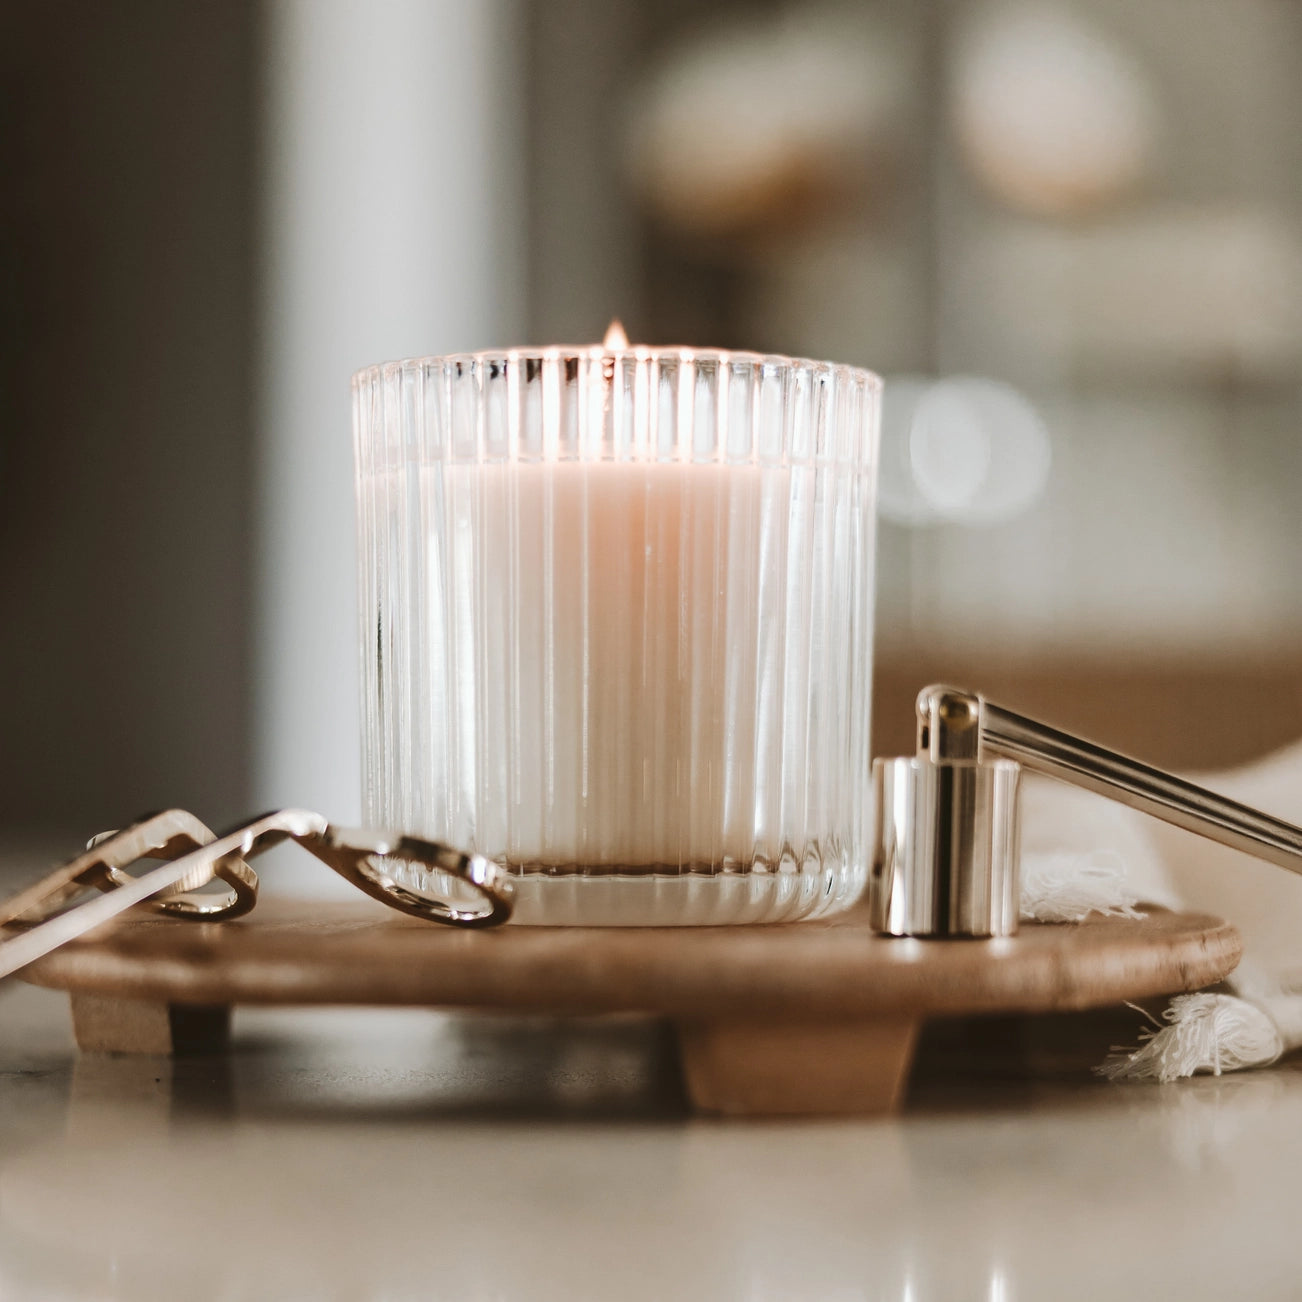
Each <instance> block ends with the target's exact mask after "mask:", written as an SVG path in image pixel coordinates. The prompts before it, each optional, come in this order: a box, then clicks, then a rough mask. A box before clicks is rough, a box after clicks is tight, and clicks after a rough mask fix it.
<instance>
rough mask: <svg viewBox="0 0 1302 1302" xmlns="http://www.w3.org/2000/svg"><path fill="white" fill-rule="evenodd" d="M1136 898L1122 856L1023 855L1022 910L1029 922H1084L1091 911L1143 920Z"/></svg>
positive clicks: (1064, 853) (1063, 853) (1073, 854)
mask: <svg viewBox="0 0 1302 1302" xmlns="http://www.w3.org/2000/svg"><path fill="white" fill-rule="evenodd" d="M1137 902H1138V901H1137V897H1136V896H1135V895H1134V894H1133V892H1131V890H1130V889H1129V887H1128V886H1127V885H1126V865H1125V863H1124V862H1123V861H1122V858H1121V856H1120V855H1118V854H1114V853H1111V852H1104V853H1096V854H1075V853H1070V852H1061V853H1055V854H1028V855H1025V856H1023V859H1022V894H1021V911H1022V918H1023V920H1024V921H1026V922H1083V921H1084V920H1085V919H1086V918H1087V917H1088V916H1089V915H1090V914H1091V913H1103V914H1106V915H1108V916H1109V917H1115V918H1142V917H1143V916H1144V915H1143V914H1142V913H1140V912H1138V911H1137V910H1136V908H1135V905H1136V903H1137Z"/></svg>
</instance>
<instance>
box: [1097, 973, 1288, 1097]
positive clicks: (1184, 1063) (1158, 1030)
mask: <svg viewBox="0 0 1302 1302" xmlns="http://www.w3.org/2000/svg"><path fill="white" fill-rule="evenodd" d="M1162 1017H1163V1018H1164V1020H1165V1021H1166V1022H1167V1023H1168V1024H1167V1025H1166V1026H1162V1025H1161V1024H1160V1023H1156V1022H1155V1023H1154V1027H1155V1029H1153V1030H1150V1031H1144V1032H1141V1034H1140V1036H1139V1040H1140V1043H1139V1044H1138V1045H1136V1046H1134V1047H1131V1048H1126V1047H1123V1046H1120V1045H1117V1046H1114V1047H1113V1049H1112V1052H1111V1053H1110V1054H1109V1055H1108V1057H1107V1059H1106V1060H1105V1061H1104V1062H1103V1064H1102V1065H1101V1066H1099V1067H1096V1068H1095V1071H1097V1072H1098V1073H1099V1075H1100V1076H1106V1077H1107V1078H1108V1079H1109V1080H1156V1081H1162V1082H1170V1081H1174V1080H1179V1079H1181V1078H1182V1077H1185V1076H1192V1075H1194V1074H1195V1073H1196V1072H1210V1073H1211V1074H1212V1075H1214V1076H1219V1075H1220V1074H1221V1073H1222V1072H1226V1071H1240V1070H1242V1069H1243V1068H1245V1067H1268V1066H1269V1065H1270V1064H1271V1063H1272V1062H1275V1061H1276V1059H1278V1058H1279V1056H1280V1054H1282V1053H1283V1052H1284V1047H1285V1046H1284V1041H1283V1038H1282V1036H1281V1035H1280V1033H1279V1028H1278V1027H1277V1026H1276V1024H1275V1021H1274V1019H1273V1018H1272V1017H1271V1016H1270V1014H1269V1013H1267V1012H1266V1011H1265V1010H1264V1009H1262V1008H1260V1007H1258V1006H1257V1005H1256V1004H1254V1003H1251V1002H1250V1001H1249V1000H1247V999H1240V998H1238V997H1236V996H1234V995H1216V994H1207V993H1199V994H1192V995H1177V996H1176V997H1175V998H1174V999H1172V1000H1171V1005H1170V1007H1169V1008H1167V1010H1166V1011H1165V1012H1164V1013H1163V1014H1162Z"/></svg>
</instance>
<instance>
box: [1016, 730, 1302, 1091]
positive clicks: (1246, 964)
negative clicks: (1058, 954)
mask: <svg viewBox="0 0 1302 1302" xmlns="http://www.w3.org/2000/svg"><path fill="white" fill-rule="evenodd" d="M1194 780H1195V781H1197V782H1198V783H1199V784H1200V785H1202V786H1206V787H1208V788H1210V789H1211V790H1214V791H1218V792H1220V793H1221V794H1223V795H1226V796H1230V797H1232V798H1234V799H1236V800H1239V801H1242V802H1243V803H1245V804H1249V805H1253V806H1256V807H1257V808H1259V809H1263V810H1265V811H1266V812H1267V813H1271V814H1274V815H1275V816H1276V817H1278V818H1283V819H1287V820H1288V821H1289V822H1302V743H1298V744H1295V745H1293V746H1290V747H1287V748H1285V749H1284V750H1282V751H1278V752H1276V753H1275V754H1273V755H1270V756H1268V757H1266V758H1265V759H1262V760H1259V761H1257V762H1256V763H1254V764H1251V765H1248V766H1245V767H1243V768H1239V769H1234V770H1230V771H1227V772H1224V773H1216V774H1210V775H1202V776H1198V777H1195V778H1194ZM1022 868H1023V888H1022V913H1023V916H1024V917H1034V918H1039V919H1040V920H1042V921H1046V922H1048V921H1071V920H1076V919H1079V918H1080V917H1083V916H1084V913H1085V912H1088V908H1087V907H1085V906H1086V905H1087V904H1088V901H1089V898H1090V896H1091V895H1093V897H1094V898H1095V899H1096V900H1097V901H1098V903H1097V904H1096V905H1095V907H1100V906H1102V907H1103V909H1104V911H1106V912H1113V913H1116V912H1122V913H1131V912H1133V909H1134V906H1135V905H1136V903H1137V902H1139V901H1145V902H1149V903H1153V904H1160V905H1165V906H1166V907H1168V908H1175V909H1194V910H1202V911H1205V912H1208V913H1214V914H1217V915H1219V916H1220V917H1223V918H1226V919H1227V920H1229V921H1230V922H1232V923H1233V924H1234V925H1235V926H1236V927H1237V928H1238V930H1239V932H1240V934H1241V935H1242V937H1243V944H1244V957H1243V961H1242V962H1241V963H1240V965H1239V967H1238V968H1237V969H1236V971H1235V972H1234V973H1233V974H1232V976H1231V977H1230V978H1229V980H1228V982H1227V983H1226V984H1227V986H1228V988H1229V991H1230V993H1228V994H1226V993H1219V992H1218V993H1207V992H1200V993H1197V994H1192V995H1180V996H1177V997H1176V998H1175V999H1173V1000H1172V1002H1171V1005H1170V1007H1169V1008H1168V1009H1167V1011H1166V1013H1165V1014H1164V1018H1165V1021H1166V1025H1165V1026H1163V1025H1161V1024H1158V1025H1157V1026H1156V1027H1153V1028H1150V1029H1149V1030H1147V1031H1145V1032H1143V1033H1142V1034H1140V1036H1139V1041H1140V1042H1139V1043H1138V1044H1137V1045H1136V1046H1134V1047H1133V1048H1131V1049H1119V1050H1117V1051H1115V1052H1114V1054H1113V1056H1112V1057H1111V1058H1109V1060H1108V1061H1107V1062H1106V1063H1104V1064H1103V1066H1102V1067H1101V1068H1100V1070H1101V1071H1102V1073H1103V1074H1104V1075H1107V1076H1111V1077H1113V1078H1124V1077H1138V1078H1152V1079H1157V1080H1175V1079H1177V1078H1179V1077H1181V1076H1189V1075H1192V1074H1193V1073H1194V1072H1196V1071H1207V1072H1214V1073H1216V1074H1219V1073H1220V1072H1223V1071H1235V1070H1239V1069H1241V1068H1244V1067H1258V1066H1266V1065H1268V1064H1269V1063H1272V1062H1274V1061H1275V1060H1276V1059H1277V1058H1278V1057H1279V1056H1280V1055H1281V1054H1282V1053H1285V1052H1287V1051H1288V1050H1290V1049H1293V1048H1297V1047H1299V1046H1302V935H1300V934H1299V931H1300V930H1302V928H1300V927H1299V924H1300V923H1302V877H1299V876H1296V875H1295V874H1293V873H1290V872H1288V871H1286V870H1285V869H1282V868H1279V867H1276V866H1275V865H1274V864H1268V863H1265V862H1263V861H1262V860H1259V859H1253V858H1252V857H1250V856H1248V855H1245V854H1241V853H1239V852H1237V851H1234V850H1230V849H1227V848H1225V847H1224V846H1220V845H1217V844H1215V843H1214V842H1212V841H1208V840H1207V839H1206V838H1204V837H1199V836H1195V835H1194V834H1193V833H1190V832H1185V831H1182V830H1181V829H1179V828H1175V827H1171V826H1170V825H1169V824H1166V823H1163V822H1161V821H1159V820H1157V819H1154V818H1151V817H1149V816H1148V815H1146V814H1141V813H1138V812H1136V811H1134V810H1131V809H1127V808H1125V807H1124V806H1122V805H1119V804H1117V803H1116V802H1115V801H1110V800H1106V799H1104V798H1103V797H1101V796H1096V795H1093V794H1092V793H1090V792H1087V791H1081V790H1078V789H1076V788H1073V787H1070V786H1067V785H1065V784H1063V783H1060V782H1054V781H1052V780H1050V779H1047V778H1038V777H1035V776H1033V775H1030V774H1028V775H1027V776H1026V778H1025V779H1024V790H1023V795H1022Z"/></svg>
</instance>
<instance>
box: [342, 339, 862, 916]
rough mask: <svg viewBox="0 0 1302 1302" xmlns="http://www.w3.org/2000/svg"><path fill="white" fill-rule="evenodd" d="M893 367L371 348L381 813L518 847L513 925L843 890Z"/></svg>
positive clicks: (807, 900)
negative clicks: (425, 353)
mask: <svg viewBox="0 0 1302 1302" xmlns="http://www.w3.org/2000/svg"><path fill="white" fill-rule="evenodd" d="M879 390H880V384H879V381H878V380H877V378H876V377H875V376H873V375H871V374H869V373H868V372H865V371H860V370H855V369H852V368H849V367H843V366H833V365H830V364H826V363H821V362H807V361H796V360H792V359H789V358H780V357H764V356H758V355H754V354H742V353H725V352H714V351H711V352H704V351H698V350H685V349H672V350H655V349H647V348H635V349H628V350H625V351H619V350H616V351H614V352H611V351H609V350H605V349H602V348H592V349H586V350H572V351H565V350H560V349H549V350H541V351H538V352H526V351H512V352H504V353H493V354H474V355H465V356H459V357H446V358H426V359H421V360H416V361H405V362H393V363H386V364H384V365H380V366H375V367H371V368H369V369H367V370H364V371H361V372H359V373H358V375H357V376H356V377H355V378H354V399H355V412H354V419H355V434H356V454H357V485H358V519H359V529H360V539H361V631H362V684H363V685H362V708H363V726H364V765H365V802H364V803H365V812H366V818H367V820H368V822H369V823H371V824H373V825H375V826H379V827H385V828H392V829H394V830H402V831H410V832H414V833H417V834H420V835H423V836H427V837H432V838H435V839H437V840H441V841H446V842H449V843H451V844H452V845H455V846H457V847H459V848H462V849H465V850H475V851H479V852H480V853H482V854H485V855H488V856H489V857H491V858H493V859H496V860H499V861H501V862H503V863H506V864H508V865H509V866H510V867H511V868H512V870H513V871H514V872H515V873H516V874H517V875H518V876H517V888H518V894H517V918H518V919H519V920H520V921H524V922H540V923H580V924H594V925H595V924H602V925H610V924H623V923H627V924H656V925H664V924H681V923H730V922H775V921H787V920H792V919H796V918H806V917H813V916H816V915H820V914H824V913H828V912H832V911H834V910H837V909H841V908H844V907H845V906H847V905H848V904H850V903H851V902H853V900H854V899H855V898H856V897H857V896H858V895H859V893H860V891H861V889H862V887H863V885H864V882H865V879H866V874H867V868H868V846H867V834H868V825H867V803H868V800H869V793H870V780H869V779H870V770H869V751H868V735H869V695H870V685H871V680H872V632H873V630H872V598H873V553H874V494H875V487H876V483H875V480H876V443H877V425H878V410H879V401H880V397H879ZM424 885H425V887H426V888H427V889H434V888H437V887H442V886H446V883H435V882H427V883H424Z"/></svg>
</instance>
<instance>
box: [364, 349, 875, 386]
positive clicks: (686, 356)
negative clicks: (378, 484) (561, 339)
mask: <svg viewBox="0 0 1302 1302" xmlns="http://www.w3.org/2000/svg"><path fill="white" fill-rule="evenodd" d="M607 359H609V360H612V361H625V360H630V359H631V360H633V361H637V362H643V361H653V360H660V361H663V360H670V361H678V362H702V361H705V362H715V363H718V364H720V365H728V364H734V363H739V364H741V365H744V366H753V367H760V366H775V367H780V368H781V369H783V370H787V371H805V372H809V373H813V374H817V375H829V374H830V375H836V376H843V377H845V378H847V379H854V380H855V381H857V382H858V383H861V384H863V385H864V386H865V387H866V388H867V389H868V390H870V391H871V392H873V393H876V394H880V392H881V390H882V384H883V381H882V377H881V376H880V375H879V374H878V373H877V372H876V371H872V370H869V369H868V368H867V367H865V366H855V365H853V364H852V363H850V362H833V361H828V360H825V359H819V358H814V357H794V356H789V355H787V354H786V353H761V352H755V351H753V350H750V349H741V348H698V347H694V346H692V345H687V344H665V345H659V344H630V345H629V346H628V347H627V348H607V347H606V346H605V345H604V344H599V343H598V344H547V345H543V346H528V345H525V346H519V347H512V348H483V349H479V350H478V351H475V352H459V353H431V354H428V355H425V356H412V357H401V358H394V359H391V360H389V361H382V362H372V363H370V364H369V365H366V366H362V367H359V368H358V369H357V370H356V371H354V372H353V377H352V383H353V387H354V388H356V387H357V386H358V385H361V384H366V383H369V382H370V381H372V380H374V379H376V378H378V377H381V376H383V375H386V374H394V373H397V372H401V371H402V370H404V369H406V368H408V367H426V366H447V365H456V364H461V365H464V366H477V365H479V366H482V365H484V364H487V363H492V362H505V363H508V364H514V365H517V366H518V365H519V364H520V363H522V362H531V361H538V362H564V361H589V362H591V361H604V360H607Z"/></svg>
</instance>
